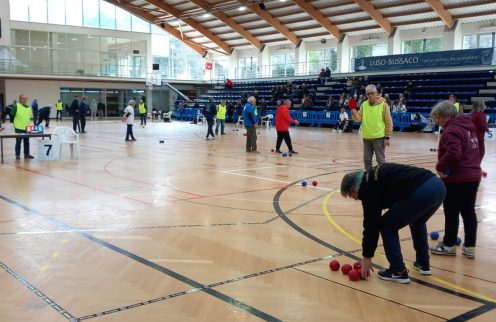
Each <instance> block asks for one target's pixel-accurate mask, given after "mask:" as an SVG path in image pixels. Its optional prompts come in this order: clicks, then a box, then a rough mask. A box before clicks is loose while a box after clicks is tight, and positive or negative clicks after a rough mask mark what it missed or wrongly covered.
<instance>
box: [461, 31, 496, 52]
mask: <svg viewBox="0 0 496 322" xmlns="http://www.w3.org/2000/svg"><path fill="white" fill-rule="evenodd" d="M495 35H496V33H494V32H493V33H485V34H473V35H465V36H463V49H475V48H492V47H496V39H495Z"/></svg>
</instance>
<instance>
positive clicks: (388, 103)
mask: <svg viewBox="0 0 496 322" xmlns="http://www.w3.org/2000/svg"><path fill="white" fill-rule="evenodd" d="M384 99H385V100H386V103H387V105H389V107H390V108H393V102H392V101H391V98H390V97H389V94H384Z"/></svg>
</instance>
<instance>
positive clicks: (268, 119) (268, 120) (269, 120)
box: [260, 114, 274, 128]
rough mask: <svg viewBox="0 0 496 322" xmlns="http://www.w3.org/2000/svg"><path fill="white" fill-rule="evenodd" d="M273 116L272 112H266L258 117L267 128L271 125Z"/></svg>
mask: <svg viewBox="0 0 496 322" xmlns="http://www.w3.org/2000/svg"><path fill="white" fill-rule="evenodd" d="M273 117H274V115H272V114H267V115H265V116H264V117H262V118H261V119H260V120H261V121H262V126H264V125H265V126H266V127H267V128H270V126H271V125H272V118H273Z"/></svg>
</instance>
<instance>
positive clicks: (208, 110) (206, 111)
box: [203, 97, 217, 140]
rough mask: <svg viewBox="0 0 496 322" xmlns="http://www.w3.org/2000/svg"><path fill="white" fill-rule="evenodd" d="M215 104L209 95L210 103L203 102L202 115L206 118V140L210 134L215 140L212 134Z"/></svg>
mask: <svg viewBox="0 0 496 322" xmlns="http://www.w3.org/2000/svg"><path fill="white" fill-rule="evenodd" d="M216 108H217V107H216V106H215V104H214V99H213V98H212V97H211V98H210V103H209V104H205V107H204V108H203V116H204V117H205V119H207V125H208V130H207V140H210V136H212V140H215V135H214V130H213V129H214V116H215V111H216Z"/></svg>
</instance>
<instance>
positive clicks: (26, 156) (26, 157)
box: [24, 154, 34, 159]
mask: <svg viewBox="0 0 496 322" xmlns="http://www.w3.org/2000/svg"><path fill="white" fill-rule="evenodd" d="M24 159H34V156H32V155H31V154H25V155H24Z"/></svg>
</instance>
